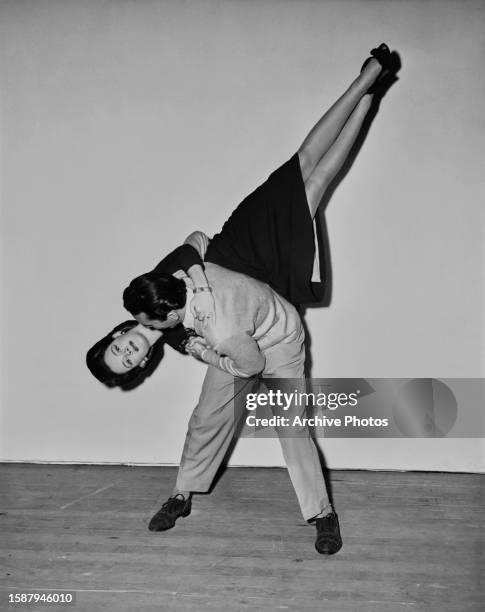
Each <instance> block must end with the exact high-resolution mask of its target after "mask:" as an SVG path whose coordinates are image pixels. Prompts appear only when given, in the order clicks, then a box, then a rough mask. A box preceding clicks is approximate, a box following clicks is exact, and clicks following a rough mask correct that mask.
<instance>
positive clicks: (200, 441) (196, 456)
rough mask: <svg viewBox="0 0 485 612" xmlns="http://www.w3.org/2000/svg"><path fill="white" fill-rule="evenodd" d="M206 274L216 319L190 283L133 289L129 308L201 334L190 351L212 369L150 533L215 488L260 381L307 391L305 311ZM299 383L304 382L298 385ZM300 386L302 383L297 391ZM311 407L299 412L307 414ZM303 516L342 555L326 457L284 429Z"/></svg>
mask: <svg viewBox="0 0 485 612" xmlns="http://www.w3.org/2000/svg"><path fill="white" fill-rule="evenodd" d="M205 274H206V277H207V280H208V282H209V286H210V290H211V291H212V295H213V298H214V302H215V312H216V313H217V314H216V316H217V318H216V320H214V318H213V317H205V318H204V320H203V321H199V320H197V319H194V317H193V314H192V312H191V309H190V308H189V305H190V301H191V299H192V297H193V294H194V291H193V290H192V289H191V288H190V286H189V285H188V284H187V283H184V280H183V279H181V280H179V281H178V283H179V286H174V285H173V282H171V283H170V291H168V290H167V285H166V284H165V282H164V275H163V274H162V273H159V272H149V273H147V274H144V275H142V276H140V277H138V278H136V279H134V280H133V281H132V283H131V284H130V286H129V287H128V288H127V289H126V290H125V293H124V303H125V307H126V308H127V309H128V310H129V311H130V312H131V313H132V314H133V316H134V317H135V319H136V320H137V321H138V322H139V323H141V324H142V325H145V326H147V327H151V328H153V329H159V330H163V329H166V328H170V327H172V326H174V325H178V324H179V323H180V322H182V323H183V324H184V326H185V327H188V328H194V329H195V331H196V332H197V334H198V335H199V336H201V337H202V338H203V339H204V342H198V341H197V340H195V341H194V342H192V343H191V345H190V346H189V348H188V352H191V353H192V354H193V355H194V356H197V357H198V358H199V359H200V360H202V361H204V362H205V363H207V364H208V369H207V373H206V377H205V380H204V383H203V386H202V392H201V395H200V398H199V402H198V404H197V406H196V408H195V410H194V412H193V414H192V416H191V419H190V422H189V426H188V431H187V436H186V439H185V445H184V450H183V453H182V459H181V462H180V468H179V472H178V477H177V483H176V487H175V490H174V491H173V494H172V496H171V497H170V498H169V500H168V501H167V502H166V503H165V504H164V505H163V506H162V508H161V510H160V511H159V512H158V513H157V514H156V515H155V516H154V517H153V518H152V520H151V522H150V526H149V528H150V529H151V530H153V531H163V530H165V529H170V528H171V527H173V526H174V524H175V521H176V519H177V518H178V517H180V516H187V515H188V514H189V513H190V509H191V493H193V492H206V491H208V490H209V488H210V486H211V484H212V482H213V479H214V477H215V474H216V472H217V470H218V468H219V466H220V464H221V462H222V460H223V458H224V455H225V454H226V452H227V450H228V447H229V445H230V442H231V440H232V438H233V435H234V430H235V427H236V425H237V423H236V421H237V416H236V414H237V413H238V409H237V404H238V402H240V401H241V399H243V398H244V397H245V394H246V393H247V392H249V391H251V389H253V388H254V385H255V384H256V383H257V382H258V378H257V377H258V376H263V377H265V378H266V379H272V378H277V379H291V383H290V382H289V381H288V384H290V386H291V390H292V391H294V390H296V389H295V386H296V387H297V389H298V390H299V391H304V390H305V380H304V362H305V348H304V337H305V335H304V330H303V326H302V323H301V319H300V316H299V314H298V312H297V310H296V309H295V308H294V306H292V305H291V304H290V303H289V302H288V301H287V300H285V299H284V298H282V297H281V296H280V295H278V294H277V293H276V292H275V291H274V290H273V289H271V287H269V285H267V284H265V283H262V282H260V281H257V280H255V279H254V278H251V277H249V276H246V275H244V274H240V273H237V272H233V271H231V270H227V269H225V268H223V267H221V266H219V265H217V264H212V263H206V264H205ZM295 379H296V380H295ZM295 383H296V385H295ZM278 387H279V388H281V381H278ZM304 409H305V407H304V406H302V407H301V408H297V407H293V410H292V414H296V413H297V411H298V410H299V414H300V415H303V411H304ZM276 429H277V432H278V434H279V435H280V442H281V446H282V449H283V455H284V458H285V461H286V464H287V466H288V471H289V474H290V478H291V481H292V483H293V486H294V489H295V492H296V495H297V498H298V501H299V503H300V508H301V512H302V515H303V518H304V519H305V520H307V521H313V520H314V521H315V522H316V525H317V540H316V548H317V550H318V551H319V552H321V553H324V554H332V553H335V552H337V551H338V550H339V549H340V548H341V546H342V541H341V537H340V531H339V526H338V518H337V515H336V513H335V512H334V511H333V508H332V506H331V504H330V501H329V497H328V494H327V490H326V486H325V481H324V478H323V474H322V470H321V466H320V461H319V457H318V452H317V449H316V447H315V444H314V442H313V440H312V439H311V438H310V435H309V432H308V430H307V429H306V428H305V427H300V428H296V429H297V430H293V431H292V432H291V435H290V436H288V435H285V434H287V433H288V432H286V431H283V430H284V427H277V428H276Z"/></svg>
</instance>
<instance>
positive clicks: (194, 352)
mask: <svg viewBox="0 0 485 612" xmlns="http://www.w3.org/2000/svg"><path fill="white" fill-rule="evenodd" d="M206 349H207V341H206V340H205V338H202V337H201V336H192V338H189V340H188V341H187V344H186V345H185V351H186V352H187V353H188V354H189V355H191V356H192V357H195V359H198V360H199V361H203V359H202V353H203V352H204V351H205V350H206Z"/></svg>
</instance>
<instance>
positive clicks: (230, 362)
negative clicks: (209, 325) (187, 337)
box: [186, 332, 266, 378]
mask: <svg viewBox="0 0 485 612" xmlns="http://www.w3.org/2000/svg"><path fill="white" fill-rule="evenodd" d="M186 350H187V352H188V353H189V354H190V355H192V356H194V357H198V358H199V359H201V360H202V361H204V362H205V363H207V364H208V365H212V366H214V367H216V368H219V370H223V371H224V372H228V373H229V374H232V375H233V376H239V377H240V378H250V377H251V376H255V375H256V374H259V373H260V372H262V371H263V370H264V366H265V363H266V359H265V357H264V355H263V354H262V353H261V351H260V350H259V346H258V344H257V342H256V341H255V340H254V339H253V338H252V337H251V336H250V335H249V334H248V333H246V332H242V333H240V334H236V335H235V336H231V337H230V338H227V339H226V340H224V341H223V342H220V343H219V344H218V345H217V351H215V350H214V349H212V348H209V347H207V346H204V345H203V344H202V343H201V342H199V341H197V340H196V339H195V340H194V342H193V343H192V342H190V343H189V345H188V346H187V347H186Z"/></svg>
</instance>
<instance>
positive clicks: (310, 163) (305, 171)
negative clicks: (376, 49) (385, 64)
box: [298, 58, 382, 182]
mask: <svg viewBox="0 0 485 612" xmlns="http://www.w3.org/2000/svg"><path fill="white" fill-rule="evenodd" d="M381 70H382V66H381V65H380V64H379V62H378V61H377V60H376V59H375V58H372V59H371V60H370V61H369V63H368V64H367V66H366V67H365V68H364V70H363V71H362V72H361V73H360V74H359V76H358V77H357V78H356V79H355V80H354V81H353V83H352V84H351V85H350V87H349V88H348V89H347V91H346V92H345V93H344V94H343V95H342V96H341V97H340V98H339V99H338V100H337V101H336V102H335V104H334V105H333V106H332V107H331V108H330V109H329V110H328V111H327V112H326V113H325V114H324V115H323V117H322V118H321V119H320V120H319V121H318V123H317V124H316V125H315V126H314V127H313V129H312V130H311V131H310V133H309V134H308V136H307V137H306V138H305V140H304V141H303V143H302V145H301V147H300V148H299V149H298V157H299V160H300V167H301V173H302V176H303V181H304V182H306V181H307V179H308V178H309V177H310V175H311V174H312V173H313V171H314V169H315V168H316V166H317V164H318V162H319V161H320V159H321V158H322V157H323V156H324V155H325V153H326V152H327V151H328V150H329V148H330V147H331V146H332V144H333V143H334V142H335V139H336V138H337V136H338V135H339V134H340V131H341V130H342V128H343V127H344V125H345V123H346V122H347V119H348V118H349V116H350V114H351V113H352V111H353V110H354V108H355V107H356V105H357V104H358V102H359V100H360V99H361V98H362V96H364V94H365V93H366V92H367V90H368V89H369V87H370V86H371V85H372V84H373V83H374V81H375V80H376V78H377V77H378V76H379V74H380V73H381Z"/></svg>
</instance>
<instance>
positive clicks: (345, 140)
mask: <svg viewBox="0 0 485 612" xmlns="http://www.w3.org/2000/svg"><path fill="white" fill-rule="evenodd" d="M370 55H371V56H370V57H369V58H368V59H367V60H366V61H365V62H364V64H363V66H362V68H361V71H360V74H359V75H358V76H357V78H356V79H355V80H354V81H353V82H352V83H351V84H350V86H349V87H348V89H347V90H346V91H345V92H344V94H343V95H342V96H341V97H340V98H339V99H338V100H337V101H336V102H335V104H334V105H333V106H332V107H331V108H330V109H329V110H328V111H327V112H326V113H325V114H324V115H323V116H322V118H321V119H320V120H319V121H318V123H317V124H316V125H315V126H314V127H313V129H312V130H311V131H310V133H309V134H308V136H307V137H306V138H305V140H304V141H303V143H302V145H301V146H300V148H299V149H298V151H297V153H295V154H294V155H293V156H292V157H291V158H290V160H289V161H287V162H286V163H285V164H283V165H282V166H281V167H280V168H278V169H277V170H276V171H275V172H273V173H272V174H271V175H270V176H269V178H268V180H267V181H265V182H264V183H263V184H262V185H261V186H259V187H258V188H257V189H256V190H255V191H254V192H253V193H251V194H250V195H249V196H248V197H247V198H246V199H245V200H244V201H243V202H242V203H241V204H240V205H239V206H238V207H237V208H236V210H235V211H234V212H233V213H232V215H231V216H230V218H229V219H228V220H227V221H226V223H225V224H224V226H223V228H222V231H221V232H220V233H219V234H217V235H216V236H214V238H213V239H212V241H211V242H210V244H209V245H208V248H207V251H206V253H205V261H207V262H211V263H216V264H219V265H221V266H223V267H225V268H228V269H231V270H234V271H236V272H242V273H244V274H247V275H248V276H252V277H254V278H256V279H258V280H260V281H263V282H266V283H267V284H269V285H270V286H271V287H272V288H273V289H274V290H275V291H276V292H278V293H279V294H280V295H282V296H283V297H285V298H286V299H287V300H288V301H290V302H291V303H293V304H301V303H310V302H318V301H319V300H321V299H322V297H323V290H324V284H323V282H322V279H321V270H322V268H323V248H322V245H321V244H319V234H318V232H317V231H316V220H317V219H318V206H319V204H320V202H321V201H322V198H323V196H324V194H325V192H326V190H327V188H328V187H329V185H330V183H331V182H332V181H333V179H334V178H335V176H336V175H337V173H338V172H339V170H341V168H342V166H343V164H344V162H345V161H346V159H347V157H348V155H349V153H350V151H351V149H352V146H353V145H354V143H355V140H356V138H357V136H358V134H359V132H360V130H361V128H362V125H363V122H364V120H365V118H366V116H367V114H368V111H369V109H370V107H371V104H372V101H373V98H374V97H377V98H378V97H380V96H381V95H382V94H383V93H384V92H385V90H386V89H387V88H388V87H389V84H392V82H393V81H394V80H395V78H396V77H395V74H396V72H397V70H398V68H399V65H398V59H397V56H396V55H395V54H391V53H390V51H389V48H388V47H387V45H385V44H384V43H383V44H381V45H380V46H379V47H377V48H375V49H372V51H371V54H370ZM160 272H166V270H160V268H159V267H158V266H157V268H155V269H154V270H153V271H152V272H151V273H148V274H145V275H142V276H141V277H138V278H137V279H135V280H134V281H132V283H131V284H130V286H129V287H128V288H127V289H126V290H125V292H124V303H125V307H127V309H128V310H130V312H132V314H134V315H135V318H137V319H139V317H138V315H139V314H140V313H141V314H143V315H146V316H144V317H141V319H142V321H144V322H146V321H147V320H149V321H150V326H151V327H152V328H153V329H157V330H164V334H167V333H168V332H167V328H170V327H171V326H173V325H174V323H175V322H174V321H173V320H170V317H171V316H173V311H174V308H175V305H174V304H172V303H169V302H167V303H165V302H164V300H163V298H162V297H161V296H162V295H163V293H164V291H163V289H164V287H161V286H162V285H165V284H167V283H169V282H170V280H169V279H167V278H166V274H165V275H164V274H160ZM160 288H161V290H160ZM202 294H204V295H205V296H206V297H208V296H210V287H208V285H207V284H206V285H205V286H204V285H200V287H199V286H196V293H195V297H196V299H200V297H201V295H202ZM181 297H184V296H181ZM204 314H207V315H209V316H208V319H210V317H211V316H214V313H213V312H205V313H204ZM142 329H143V328H142V326H141V325H139V326H137V331H141V330H142ZM155 341H156V339H154V340H153V341H152V340H150V339H148V338H147V343H143V346H137V348H138V349H139V350H138V351H137V358H138V361H137V364H136V365H137V366H138V367H141V366H142V364H143V362H144V361H146V358H147V357H148V351H149V348H150V346H151V345H152V344H154V342H155ZM188 346H189V352H190V353H191V354H193V356H195V357H200V356H201V353H202V349H201V347H200V345H197V343H195V345H193V344H192V343H189V345H188ZM192 346H195V347H196V348H195V349H194V350H193V349H192V348H191V347H192ZM112 349H113V343H111V344H109V345H108V346H107V347H106V349H105V353H104V357H102V359H103V361H104V365H105V366H106V367H108V369H111V370H112V371H113V373H115V374H117V375H118V376H121V377H122V378H123V377H124V376H126V375H127V374H128V373H129V370H130V367H129V364H127V363H125V364H121V365H120V364H119V363H113V359H112V356H111V353H112V352H113V351H112ZM126 350H129V347H128V348H126ZM98 357H99V354H98ZM107 361H108V362H109V365H108V364H107V363H106V362H107ZM148 361H149V359H148ZM132 367H135V366H132ZM91 369H92V368H91ZM92 371H93V370H92ZM118 380H119V379H118Z"/></svg>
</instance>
